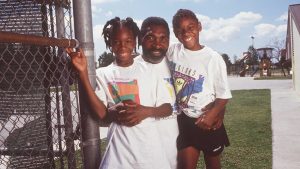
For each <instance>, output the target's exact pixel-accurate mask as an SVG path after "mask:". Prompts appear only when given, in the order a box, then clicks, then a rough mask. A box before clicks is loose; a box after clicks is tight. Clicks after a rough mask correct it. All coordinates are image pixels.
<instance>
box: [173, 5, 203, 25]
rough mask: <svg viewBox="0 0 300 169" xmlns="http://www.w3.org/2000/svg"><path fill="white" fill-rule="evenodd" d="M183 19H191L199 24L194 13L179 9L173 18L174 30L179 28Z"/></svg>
mask: <svg viewBox="0 0 300 169" xmlns="http://www.w3.org/2000/svg"><path fill="white" fill-rule="evenodd" d="M182 18H191V19H195V20H196V21H197V22H199V20H198V18H197V16H196V15H195V13H194V12H193V11H191V10H188V9H179V10H178V11H177V12H176V13H175V15H174V16H173V20H172V24H173V28H174V29H176V28H178V27H179V22H180V20H181V19H182Z"/></svg>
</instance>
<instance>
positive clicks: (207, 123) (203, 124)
mask: <svg viewBox="0 0 300 169" xmlns="http://www.w3.org/2000/svg"><path fill="white" fill-rule="evenodd" d="M210 114H211V113H204V114H202V115H201V116H200V117H199V118H198V119H197V120H196V122H195V125H197V126H198V127H199V128H201V129H203V130H211V129H212V127H213V124H214V123H215V122H216V118H215V117H214V116H211V115H210Z"/></svg>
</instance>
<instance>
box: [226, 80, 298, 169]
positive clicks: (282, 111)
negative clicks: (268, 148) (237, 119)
mask: <svg viewBox="0 0 300 169" xmlns="http://www.w3.org/2000/svg"><path fill="white" fill-rule="evenodd" d="M228 80H229V84H230V88H231V89H232V90H242V89H271V109H272V113H271V115H272V152H273V157H272V161H273V164H272V165H273V166H272V168H273V169H300V132H299V131H300V96H299V95H297V94H296V92H295V91H294V90H293V81H292V80H253V77H229V79H228Z"/></svg>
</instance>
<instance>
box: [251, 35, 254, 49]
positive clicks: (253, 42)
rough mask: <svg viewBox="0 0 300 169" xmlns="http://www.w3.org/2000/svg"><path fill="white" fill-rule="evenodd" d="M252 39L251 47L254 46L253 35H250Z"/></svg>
mask: <svg viewBox="0 0 300 169" xmlns="http://www.w3.org/2000/svg"><path fill="white" fill-rule="evenodd" d="M251 39H252V47H253V48H254V36H251Z"/></svg>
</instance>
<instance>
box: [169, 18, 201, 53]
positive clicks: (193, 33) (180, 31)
mask: <svg viewBox="0 0 300 169" xmlns="http://www.w3.org/2000/svg"><path fill="white" fill-rule="evenodd" d="M200 31H201V24H200V23H199V22H197V21H196V20H195V19H192V18H188V17H186V18H182V19H181V20H180V22H179V26H178V27H177V28H174V33H175V36H176V37H177V39H178V40H179V42H181V43H182V44H183V46H184V47H185V48H187V49H189V50H199V49H201V45H200V43H199V32H200Z"/></svg>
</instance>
